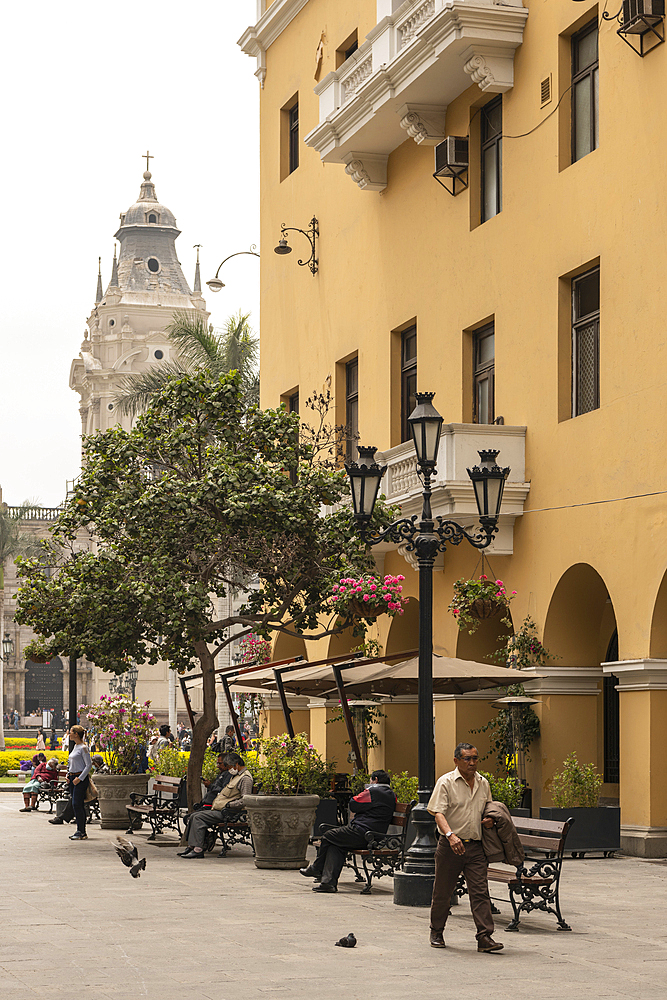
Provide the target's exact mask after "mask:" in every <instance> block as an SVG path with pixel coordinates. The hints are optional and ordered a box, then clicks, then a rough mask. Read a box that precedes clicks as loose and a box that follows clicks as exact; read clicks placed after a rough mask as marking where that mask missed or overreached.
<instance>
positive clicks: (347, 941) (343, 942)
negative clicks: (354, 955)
mask: <svg viewBox="0 0 667 1000" xmlns="http://www.w3.org/2000/svg"><path fill="white" fill-rule="evenodd" d="M356 943H357V939H356V937H355V936H354V934H353V933H352V932H351V931H350V933H349V934H348V935H347V937H342V938H341V939H340V941H336V947H337V948H354V946H355V944H356Z"/></svg>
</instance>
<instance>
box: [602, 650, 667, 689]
mask: <svg viewBox="0 0 667 1000" xmlns="http://www.w3.org/2000/svg"><path fill="white" fill-rule="evenodd" d="M602 671H603V673H604V674H605V676H609V675H613V676H615V677H618V684H617V685H616V690H617V691H620V692H623V691H667V660H658V659H651V658H650V657H647V658H646V659H642V660H618V661H617V662H615V663H603V664H602Z"/></svg>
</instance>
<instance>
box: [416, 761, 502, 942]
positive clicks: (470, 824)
mask: <svg viewBox="0 0 667 1000" xmlns="http://www.w3.org/2000/svg"><path fill="white" fill-rule="evenodd" d="M478 760H479V755H478V753H477V749H476V748H475V747H474V746H472V744H470V743H459V744H458V746H457V747H456V749H455V750H454V765H455V767H454V770H453V771H449V772H448V773H447V774H443V775H442V777H441V778H438V780H437V781H436V783H435V788H434V789H433V794H432V795H431V798H430V800H429V803H428V806H427V808H428V811H429V812H430V813H433V815H434V816H435V822H436V824H437V827H438V830H439V831H440V838H439V840H438V847H437V850H436V852H435V883H434V885H433V899H432V901H431V947H432V948H445V947H446V945H445V939H444V937H443V932H444V929H445V924H446V922H447V917H448V916H449V910H450V906H451V898H452V893H453V892H454V889H455V888H456V882H457V880H458V877H459V875H460V874H461V872H463V874H464V877H465V880H466V884H467V886H468V898H469V899H470V909H471V910H472V915H473V920H474V921H475V925H476V927H477V951H482V952H488V953H492V952H497V951H502V949H503V945H502V944H500V943H498V942H496V941H494V940H493V938H492V936H491V935H492V934H493V930H494V923H493V916H492V912H491V899H490V897H489V881H488V878H487V861H486V855H485V853H484V850H483V848H482V826H486V827H488V826H493V820H491V819H482V814H483V812H484V807H485V805H486V803H487V802H490V801H491V789H490V788H489V783H488V781H487V780H486V778H483V777H482V776H481V775H480V774H478V773H477V763H478Z"/></svg>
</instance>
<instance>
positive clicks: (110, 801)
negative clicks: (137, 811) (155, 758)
mask: <svg viewBox="0 0 667 1000" xmlns="http://www.w3.org/2000/svg"><path fill="white" fill-rule="evenodd" d="M149 778H150V775H148V774H96V775H95V777H94V779H93V780H94V782H95V784H96V786H97V790H98V792H99V800H100V816H101V817H102V818H101V822H100V826H101V827H102V829H103V830H127V827H128V822H129V820H128V817H127V806H129V804H130V792H139V794H140V795H146V794H147V793H148V779H149Z"/></svg>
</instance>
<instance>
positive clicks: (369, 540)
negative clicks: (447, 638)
mask: <svg viewBox="0 0 667 1000" xmlns="http://www.w3.org/2000/svg"><path fill="white" fill-rule="evenodd" d="M434 395H435V394H434V393H432V392H418V393H415V400H416V404H417V405H416V406H415V409H414V410H413V411H412V413H411V414H410V416H409V418H408V423H409V425H410V431H411V433H412V439H413V442H414V445H415V452H416V456H417V474H418V476H419V478H420V479H421V481H422V485H423V492H422V512H421V518H420V520H419V521H418V520H417V515H416V514H415V515H413V516H412V517H409V518H399V520H397V521H394V522H393V524H390V525H389V527H388V528H385V529H383V530H380V529H377V528H371V526H370V522H371V519H372V516H373V509H374V507H375V501H376V499H377V495H378V492H379V489H380V483H381V481H382V477H383V476H384V474H385V472H386V470H387V467H386V466H380V465H378V463H377V462H376V461H375V451H376V449H375V448H364V447H359V449H358V452H359V458H358V462H347V463H346V464H345V469H346V471H347V474H348V476H349V477H350V485H351V488H352V503H353V508H354V519H355V522H356V524H357V529H358V531H359V535H360V536H361V538H362V540H363V541H365V542H366V544H367V545H377V544H379V543H380V542H383V541H390V542H395V543H397V544H398V543H401V542H402V543H404V544H406V548H407V550H408V551H409V552H414V553H415V554H416V556H417V560H418V564H419V689H418V692H419V693H418V725H419V731H418V741H419V744H418V746H419V754H418V760H419V791H418V795H419V802H418V804H417V805H416V806H415V808H414V809H413V810H412V817H411V818H412V822H413V824H414V826H415V829H416V831H417V833H416V836H415V840H414V842H413V844H412V845H411V847H410V849H409V851H408V853H407V855H406V859H405V864H404V866H403V871H402V872H399V873H398V874H397V875H396V876H395V878H394V902H395V903H397V904H398V905H401V906H428V905H429V904H430V902H431V894H432V890H433V879H434V876H435V848H436V839H435V821H434V819H433V817H432V816H431V814H430V813H429V812H428V809H427V808H426V806H427V803H428V800H429V798H430V796H431V792H432V791H433V786H434V784H435V742H434V732H433V566H434V563H435V559H436V556H437V555H438V553H439V552H444V551H445V549H446V547H447V545H460V544H461V542H462V541H463V540H464V539H465V540H466V541H467V542H468V543H469V544H470V545H472V546H473V547H474V548H476V549H485V548H487V546H489V545H490V544H491V542H492V541H493V538H494V535H495V534H496V532H497V531H498V515H499V514H500V507H501V503H502V496H503V489H504V486H505V480H506V479H507V476H508V475H509V471H510V470H509V468H505V469H501V468H499V467H498V465H497V464H496V458H497V455H498V452H497V451H480V452H479V456H480V465H479V466H475V467H474V468H472V469H468V475H469V476H470V479H471V480H472V484H473V487H474V491H475V500H476V502H477V509H478V512H479V527H478V528H475V529H467V528H465V527H463V526H462V525H460V524H458V523H457V522H456V521H453V520H451V519H449V518H443V517H440V516H438V517H436V518H434V517H433V513H432V511H431V494H432V490H431V482H432V480H433V477H434V476H435V472H436V461H437V457H438V447H439V444H440V431H441V428H442V422H443V420H442V417H441V416H440V414H439V413H438V411H437V410H436V409H435V407H434V406H433V404H432V402H431V400H432V399H433V396H434Z"/></svg>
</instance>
